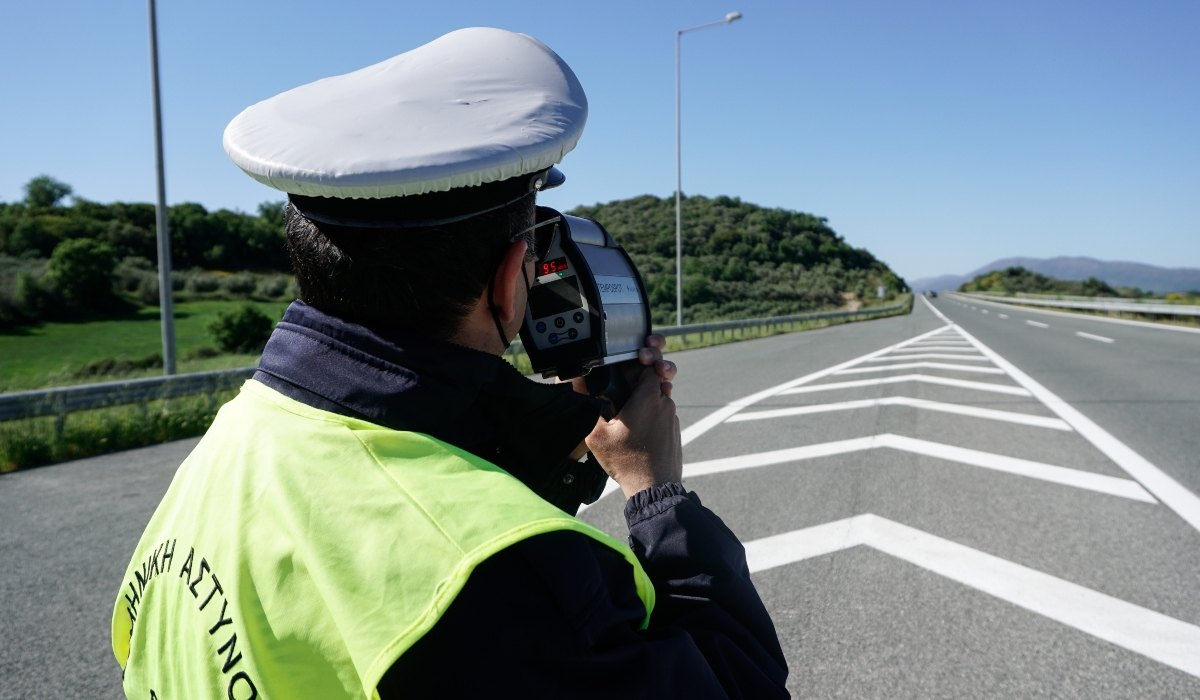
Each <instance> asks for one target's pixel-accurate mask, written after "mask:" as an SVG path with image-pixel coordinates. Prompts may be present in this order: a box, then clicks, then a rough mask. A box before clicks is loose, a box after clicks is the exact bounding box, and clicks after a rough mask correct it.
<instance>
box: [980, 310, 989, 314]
mask: <svg viewBox="0 0 1200 700" xmlns="http://www.w3.org/2000/svg"><path fill="white" fill-rule="evenodd" d="M987 312H988V310H987V309H980V310H979V313H983V314H986V313H987Z"/></svg>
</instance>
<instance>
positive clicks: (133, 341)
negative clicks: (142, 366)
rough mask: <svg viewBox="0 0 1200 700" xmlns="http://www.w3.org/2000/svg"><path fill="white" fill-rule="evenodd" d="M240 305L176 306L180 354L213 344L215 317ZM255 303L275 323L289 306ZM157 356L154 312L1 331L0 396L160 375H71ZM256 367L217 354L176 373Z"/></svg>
mask: <svg viewBox="0 0 1200 700" xmlns="http://www.w3.org/2000/svg"><path fill="white" fill-rule="evenodd" d="M239 303H241V302H230V301H191V302H183V303H179V304H176V305H175V345H176V348H177V351H178V353H179V355H180V356H182V355H183V354H184V353H185V352H187V351H188V350H191V349H194V348H199V347H206V346H207V347H211V346H212V345H214V343H213V339H212V337H211V336H209V334H208V330H207V327H208V324H209V323H211V322H212V321H213V320H214V319H215V318H216V317H217V312H218V311H221V310H222V309H227V308H231V307H233V306H235V305H237V304H239ZM253 303H254V305H255V306H257V307H258V308H259V309H261V310H262V311H263V312H264V313H266V314H267V315H268V316H270V317H271V318H273V319H278V318H282V317H283V312H284V309H286V308H287V302H253ZM161 351H162V331H161V327H160V325H159V319H158V309H143V310H140V311H138V312H136V313H134V314H130V315H128V316H123V317H121V318H114V319H108V320H94V321H81V322H78V323H60V322H51V323H43V324H41V325H38V326H33V327H27V328H19V329H17V330H8V331H3V332H0V392H4V391H21V390H24V389H40V388H44V387H49V386H61V385H68V384H81V383H87V382H97V381H109V380H112V379H118V378H128V377H137V376H155V375H159V374H161V373H162V372H161V370H147V371H144V372H137V373H133V374H127V375H122V376H121V377H111V376H99V377H93V378H89V379H79V378H76V377H74V376H73V373H74V372H75V371H77V370H79V369H80V368H81V367H83V366H84V365H85V364H87V363H88V362H93V361H96V360H101V359H106V358H115V359H134V358H140V357H145V356H146V355H149V354H151V353H155V352H161ZM255 362H256V356H255V355H221V356H219V357H213V358H208V359H203V360H193V361H188V362H180V364H179V371H180V372H201V371H204V370H209V369H224V368H227V367H246V366H249V365H252V364H254V363H255Z"/></svg>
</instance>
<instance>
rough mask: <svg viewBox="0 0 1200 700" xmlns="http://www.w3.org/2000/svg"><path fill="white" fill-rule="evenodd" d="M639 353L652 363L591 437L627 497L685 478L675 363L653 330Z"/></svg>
mask: <svg viewBox="0 0 1200 700" xmlns="http://www.w3.org/2000/svg"><path fill="white" fill-rule="evenodd" d="M651 339H654V341H655V345H653V346H651V347H649V348H645V349H643V350H642V351H641V352H640V353H639V355H638V359H639V360H640V361H641V362H642V364H644V365H647V366H650V365H654V366H655V370H656V371H654V372H642V373H641V376H640V377H638V381H637V385H636V386H634V388H633V393H632V394H631V395H630V397H629V401H628V402H626V403H625V406H624V407H623V408H622V409H621V412H620V413H618V414H617V415H616V416H615V417H614V418H613V419H612V420H608V421H606V420H604V419H603V418H601V419H600V420H598V421H596V427H595V429H593V430H592V434H591V435H588V437H587V440H586V442H587V446H588V449H590V450H591V451H592V454H593V455H595V457H596V460H597V461H598V462H600V466H601V467H603V468H604V471H606V472H608V475H609V476H610V477H612V479H613V481H616V482H617V484H618V485H619V486H620V487H621V491H623V492H624V493H625V497H626V498H629V497H630V496H632V495H633V494H635V493H637V492H639V491H642V490H644V489H647V488H650V487H651V486H661V485H663V484H669V483H672V482H678V481H680V480H681V479H682V478H683V446H682V445H681V444H680V440H679V418H678V417H677V416H676V415H675V402H674V401H672V400H671V396H670V392H671V383H670V382H669V381H666V380H667V378H668V377H670V378H674V376H675V372H676V368H675V364H674V363H673V362H666V361H664V360H662V350H661V348H662V346H663V345H665V343H663V338H662V336H657V335H656V336H650V338H647V345H651Z"/></svg>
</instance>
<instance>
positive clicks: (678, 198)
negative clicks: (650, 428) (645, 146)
mask: <svg viewBox="0 0 1200 700" xmlns="http://www.w3.org/2000/svg"><path fill="white" fill-rule="evenodd" d="M152 1H153V0H152ZM741 18H742V13H741V12H730V13H729V14H727V15H725V19H723V20H720V21H719V22H709V23H708V24H701V25H698V26H695V27H688V28H687V29H680V30H678V31H676V32H675V325H677V326H682V325H683V155H682V154H683V146H682V139H681V138H680V130H681V126H680V123H681V122H680V113H681V111H682V103H681V101H680V98H679V93H680V91H681V89H682V88H681V87H680V79H679V72H680V67H679V65H680V60H679V45H680V43H681V41H680V39H681V38H682V37H683V33H684V32H694V31H696V30H697V29H705V28H707V27H715V26H717V25H718V24H732V23H733V21H734V20H738V19H741Z"/></svg>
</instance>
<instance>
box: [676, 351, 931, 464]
mask: <svg viewBox="0 0 1200 700" xmlns="http://www.w3.org/2000/svg"><path fill="white" fill-rule="evenodd" d="M943 331H945V329H944V328H935V329H934V330H932V331H929V332H928V333H922V334H921V335H918V336H915V337H912V338H909V339H908V340H905V341H902V342H899V343H896V344H895V345H889V346H887V347H886V348H882V349H880V350H876V351H875V352H870V353H867V354H866V355H862V356H861V357H856V358H854V359H853V360H847V361H846V362H843V363H841V364H837V365H834V366H832V367H826V368H825V369H823V370H820V371H817V372H813V373H812V374H807V375H805V376H803V377H800V378H799V379H793V380H791V381H790V382H784V383H783V384H778V385H776V386H773V387H771V388H770V389H764V390H762V391H760V392H758V393H756V394H751V395H749V396H746V397H744V398H740V399H738V400H736V401H733V402H730V403H729V404H726V405H725V406H724V407H722V408H719V409H717V410H716V411H713V412H712V413H710V414H708V415H707V416H705V417H703V418H701V419H700V420H698V421H696V422H695V423H693V424H691V425H689V426H688V427H686V428H684V429H683V430H682V431H681V440H682V444H684V445H686V444H688V443H689V442H691V441H692V440H695V439H696V438H698V437H700V436H701V435H703V434H704V433H706V432H708V431H709V430H712V429H713V428H715V427H716V426H718V425H720V424H721V423H722V422H723V421H724V420H725V419H726V418H728V417H730V416H732V415H733V414H735V413H737V412H738V411H740V410H742V409H743V408H745V407H747V406H750V405H751V404H756V403H758V402H759V401H762V400H763V399H766V398H770V397H772V396H774V395H776V394H778V393H780V392H783V391H786V390H788V389H791V388H792V387H797V386H800V385H802V384H808V383H809V382H815V381H816V380H818V379H821V378H823V377H827V376H829V375H831V374H833V373H834V372H837V371H838V370H842V369H845V368H847V367H853V366H854V365H856V364H858V363H860V362H865V361H867V360H869V359H872V358H875V357H879V356H880V355H885V354H887V353H889V352H892V351H893V350H896V349H897V348H903V347H906V346H908V345H909V344H911V343H916V342H919V341H922V340H924V339H925V338H928V337H929V336H932V335H936V334H938V333H942V332H943Z"/></svg>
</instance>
